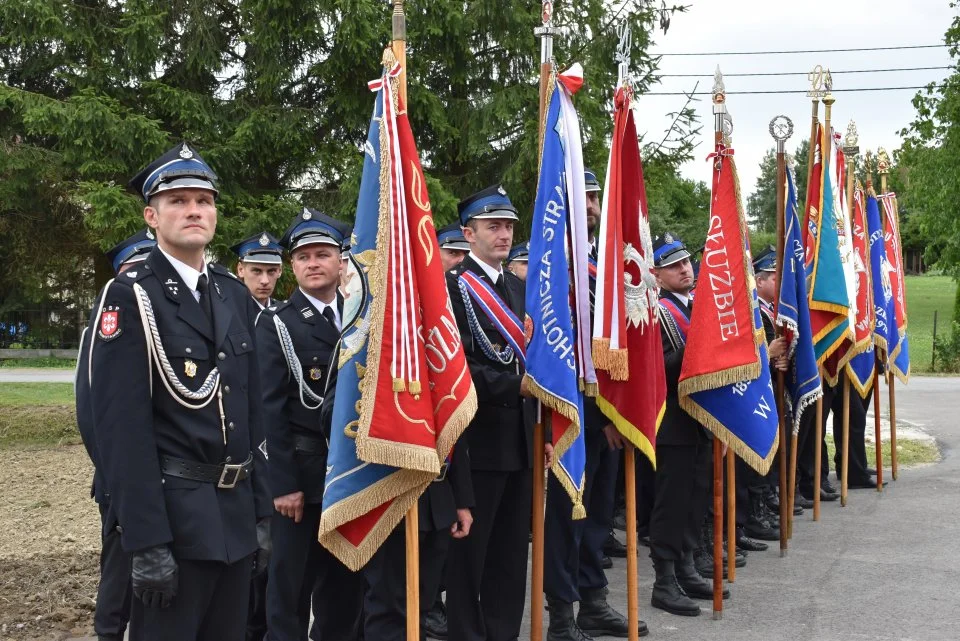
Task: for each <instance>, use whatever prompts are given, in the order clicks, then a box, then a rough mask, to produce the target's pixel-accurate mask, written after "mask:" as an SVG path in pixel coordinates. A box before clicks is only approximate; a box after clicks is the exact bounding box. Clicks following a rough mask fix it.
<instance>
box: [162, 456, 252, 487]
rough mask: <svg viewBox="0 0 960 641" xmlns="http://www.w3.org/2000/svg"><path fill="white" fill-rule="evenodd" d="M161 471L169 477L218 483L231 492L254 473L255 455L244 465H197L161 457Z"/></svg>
mask: <svg viewBox="0 0 960 641" xmlns="http://www.w3.org/2000/svg"><path fill="white" fill-rule="evenodd" d="M160 471H161V472H162V473H163V474H166V475H167V476H176V477H177V478H181V479H187V480H188V481H199V482H200V483H216V484H217V487H219V488H221V489H224V490H230V489H233V488H234V487H236V485H237V483H239V482H240V481H242V480H243V479H245V478H247V477H248V476H250V474H251V473H252V472H253V454H252V453H251V454H250V456H248V457H247V460H246V461H244V462H243V463H219V464H213V463H197V462H194V461H187V460H185V459H182V458H177V457H176V456H161V457H160Z"/></svg>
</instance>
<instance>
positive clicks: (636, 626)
mask: <svg viewBox="0 0 960 641" xmlns="http://www.w3.org/2000/svg"><path fill="white" fill-rule="evenodd" d="M617 36H618V42H617V52H616V55H615V56H614V59H615V61H616V62H617V87H618V88H619V87H620V86H621V85H622V84H624V83H626V82H627V79H628V76H629V74H630V46H631V44H632V42H633V40H632V38H631V35H630V26H629V25H628V24H627V22H626V21H624V22H623V23H622V24H621V25H620V26H619V27H618V29H617ZM636 463H637V457H636V448H634V446H633V444H631V443H630V442H629V441H627V442H626V443H625V445H624V448H623V483H624V488H623V489H624V500H625V501H626V504H627V506H626V507H627V509H626V512H627V639H629V641H637V640H638V639H639V638H640V586H639V568H638V561H637V467H636Z"/></svg>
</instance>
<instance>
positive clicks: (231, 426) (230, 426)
mask: <svg viewBox="0 0 960 641" xmlns="http://www.w3.org/2000/svg"><path fill="white" fill-rule="evenodd" d="M227 427H229V428H230V429H231V431H232V430H234V429H235V428H236V427H237V426H236V425H234V424H233V421H230V423H229V424H228V425H227Z"/></svg>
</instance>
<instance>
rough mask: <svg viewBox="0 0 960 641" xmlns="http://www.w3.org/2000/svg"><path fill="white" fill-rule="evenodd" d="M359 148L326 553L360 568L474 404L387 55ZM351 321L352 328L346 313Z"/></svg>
mask: <svg viewBox="0 0 960 641" xmlns="http://www.w3.org/2000/svg"><path fill="white" fill-rule="evenodd" d="M384 66H385V69H384V74H383V76H382V77H381V78H380V79H378V80H375V81H373V82H371V83H370V88H371V90H373V91H375V92H376V94H377V95H376V101H375V106H374V112H373V118H372V119H371V122H370V129H369V133H368V135H367V141H366V144H365V145H364V164H363V178H362V180H361V183H360V197H359V200H358V201H357V219H356V226H355V227H354V237H355V238H354V241H353V250H352V255H351V261H352V263H353V265H354V266H355V267H356V269H357V272H358V273H357V274H355V276H354V278H355V279H356V280H358V281H359V282H358V283H357V285H358V286H351V287H350V298H349V299H348V300H347V302H346V304H345V307H347V308H351V309H353V308H356V307H357V306H358V307H359V314H358V315H357V317H356V319H355V320H354V321H353V322H352V323H351V324H350V325H349V326H348V327H347V328H346V329H345V330H344V332H343V337H342V338H341V343H340V356H339V360H338V362H337V363H336V367H337V368H338V378H337V388H336V401H335V403H334V407H333V421H332V430H331V435H330V454H329V456H328V458H327V465H328V467H327V477H326V484H325V488H324V496H323V513H322V516H321V519H320V534H319V537H320V542H321V543H322V544H323V545H324V547H326V548H327V549H328V550H330V551H331V552H332V553H333V554H334V555H335V556H336V557H337V558H338V559H340V560H341V561H342V562H343V563H344V565H346V566H347V567H349V568H350V569H352V570H357V569H359V568H361V567H363V565H364V564H366V562H367V561H368V560H369V559H370V557H371V556H372V555H373V553H374V552H376V550H377V548H379V547H380V545H381V544H382V543H383V541H384V540H385V539H386V538H387V536H388V535H389V534H390V532H391V531H392V530H393V529H394V527H395V526H396V525H397V524H398V523H399V522H400V520H401V519H402V518H403V516H404V514H405V513H406V512H407V510H408V509H409V508H410V506H411V505H413V504H414V502H416V500H417V499H418V498H419V496H420V494H421V493H422V492H423V491H424V490H425V489H426V487H427V486H428V485H429V484H430V483H431V482H432V481H433V479H435V478H436V477H437V475H438V473H439V472H440V467H441V462H442V461H443V460H444V459H445V458H446V457H447V456H448V455H449V453H450V451H451V449H452V448H453V446H454V443H455V442H456V441H457V439H458V438H459V436H460V435H461V434H462V433H463V431H464V430H465V429H466V427H467V425H468V424H469V422H470V420H471V419H472V418H473V415H474V414H475V413H476V409H477V400H476V392H475V391H474V388H473V381H472V379H471V378H470V372H469V369H468V367H467V361H466V357H465V356H464V352H463V346H462V345H461V343H460V332H459V331H458V329H457V324H456V320H455V319H454V316H453V311H452V309H451V307H450V301H449V297H448V294H447V288H446V282H445V280H444V274H443V267H442V266H441V263H440V251H439V246H438V245H437V240H436V234H435V233H434V227H433V218H432V216H431V213H430V200H429V197H428V195H427V188H426V183H425V181H424V177H423V171H422V170H421V167H420V161H419V157H418V155H417V149H416V146H415V145H414V141H413V133H412V132H411V130H410V123H409V121H408V120H407V115H406V105H404V104H402V103H401V101H400V98H399V97H398V76H399V74H400V67H399V65H397V64H396V62H395V59H394V58H393V57H392V52H390V50H389V49H388V50H387V53H385V54H384ZM344 316H345V317H346V316H347V313H346V311H345V314H344Z"/></svg>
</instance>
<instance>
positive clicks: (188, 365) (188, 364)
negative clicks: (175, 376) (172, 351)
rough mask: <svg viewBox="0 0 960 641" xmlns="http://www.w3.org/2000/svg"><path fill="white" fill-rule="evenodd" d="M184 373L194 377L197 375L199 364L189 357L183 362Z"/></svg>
mask: <svg viewBox="0 0 960 641" xmlns="http://www.w3.org/2000/svg"><path fill="white" fill-rule="evenodd" d="M183 373H184V374H186V375H187V376H189V377H190V378H193V377H194V376H196V375H197V364H196V363H194V362H193V361H191V360H190V359H189V358H188V359H187V360H186V361H185V362H184V364H183Z"/></svg>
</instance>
